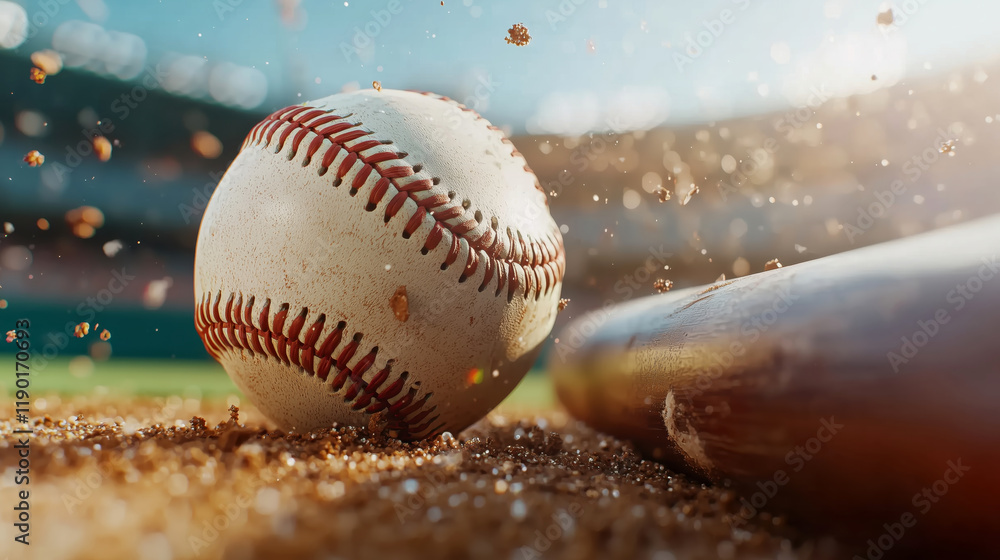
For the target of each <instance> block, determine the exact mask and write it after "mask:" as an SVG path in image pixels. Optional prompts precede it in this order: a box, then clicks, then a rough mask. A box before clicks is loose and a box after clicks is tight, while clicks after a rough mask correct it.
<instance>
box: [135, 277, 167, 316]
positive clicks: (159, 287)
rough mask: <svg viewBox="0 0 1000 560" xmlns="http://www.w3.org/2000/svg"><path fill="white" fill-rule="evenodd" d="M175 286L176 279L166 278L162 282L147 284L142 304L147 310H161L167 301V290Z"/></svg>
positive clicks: (155, 281) (154, 281)
mask: <svg viewBox="0 0 1000 560" xmlns="http://www.w3.org/2000/svg"><path fill="white" fill-rule="evenodd" d="M173 285H174V279H173V278H171V277H169V276H166V277H164V278H163V279H161V280H153V281H151V282H150V283H149V284H146V288H145V289H144V290H143V292H142V304H143V305H144V306H145V307H146V309H159V308H160V307H163V302H165V301H166V300H167V290H169V289H170V287H171V286H173Z"/></svg>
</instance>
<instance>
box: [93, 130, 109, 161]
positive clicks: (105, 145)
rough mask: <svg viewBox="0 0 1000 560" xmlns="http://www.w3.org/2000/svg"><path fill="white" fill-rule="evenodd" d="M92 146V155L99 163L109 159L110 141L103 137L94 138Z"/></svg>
mask: <svg viewBox="0 0 1000 560" xmlns="http://www.w3.org/2000/svg"><path fill="white" fill-rule="evenodd" d="M93 144H94V154H96V155H97V159H99V160H101V161H108V160H109V159H111V141H109V140H108V139H107V138H105V137H103V136H97V137H95V138H94V140H93Z"/></svg>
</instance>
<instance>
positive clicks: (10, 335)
mask: <svg viewBox="0 0 1000 560" xmlns="http://www.w3.org/2000/svg"><path fill="white" fill-rule="evenodd" d="M15 338H17V331H7V343H8V344H9V343H11V342H14V339H15Z"/></svg>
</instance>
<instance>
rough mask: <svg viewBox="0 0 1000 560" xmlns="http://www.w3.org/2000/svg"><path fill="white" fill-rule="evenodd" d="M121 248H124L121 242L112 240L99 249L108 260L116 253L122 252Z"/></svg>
mask: <svg viewBox="0 0 1000 560" xmlns="http://www.w3.org/2000/svg"><path fill="white" fill-rule="evenodd" d="M122 247H124V244H123V243H122V242H121V240H118V239H113V240H111V241H108V242H107V243H105V244H104V246H102V247H101V249H102V250H103V251H104V254H105V256H107V257H109V258H110V257H113V256H115V255H117V254H118V251H121V250H122Z"/></svg>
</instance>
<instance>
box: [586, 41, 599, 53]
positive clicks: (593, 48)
mask: <svg viewBox="0 0 1000 560" xmlns="http://www.w3.org/2000/svg"><path fill="white" fill-rule="evenodd" d="M596 52H597V44H596V43H594V40H593V39H587V53H588V54H594V53H596Z"/></svg>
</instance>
